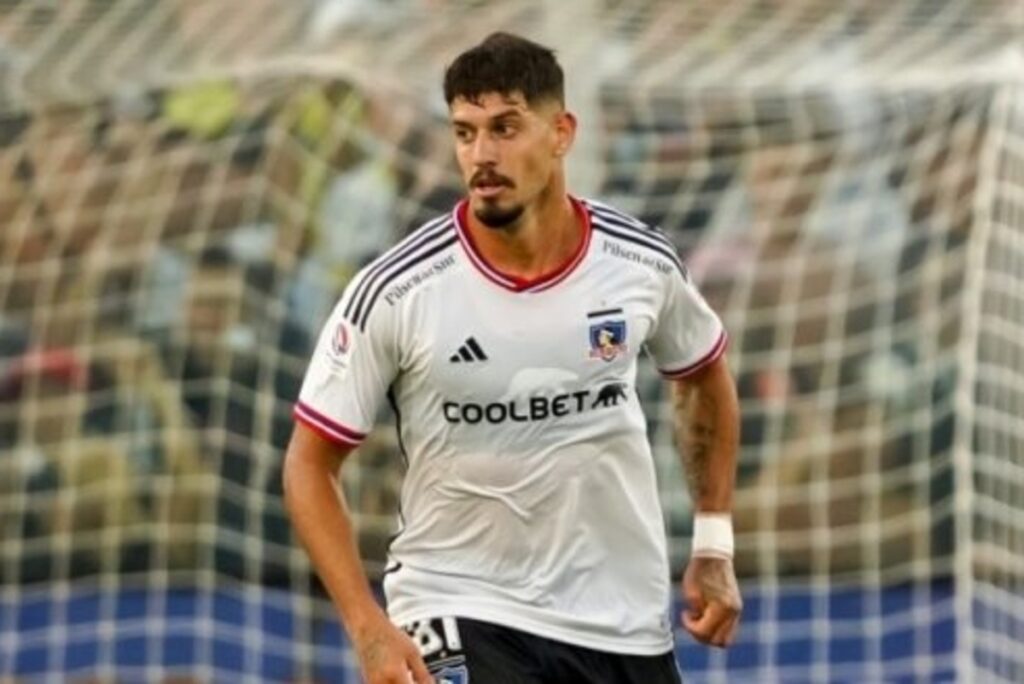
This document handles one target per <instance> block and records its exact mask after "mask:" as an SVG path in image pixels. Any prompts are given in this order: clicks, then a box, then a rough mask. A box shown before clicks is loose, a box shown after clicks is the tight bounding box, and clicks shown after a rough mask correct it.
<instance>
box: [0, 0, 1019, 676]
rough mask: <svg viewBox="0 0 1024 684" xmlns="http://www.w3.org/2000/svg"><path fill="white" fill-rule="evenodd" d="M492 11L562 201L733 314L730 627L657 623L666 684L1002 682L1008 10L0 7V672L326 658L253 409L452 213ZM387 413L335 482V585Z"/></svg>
mask: <svg viewBox="0 0 1024 684" xmlns="http://www.w3.org/2000/svg"><path fill="white" fill-rule="evenodd" d="M497 29H505V30H512V31H518V32H521V33H523V34H525V35H527V36H529V37H532V38H534V39H536V40H538V41H540V42H542V43H546V44H548V45H550V46H552V47H554V48H555V49H556V50H557V52H558V55H559V58H560V60H561V62H562V64H563V66H564V67H565V70H566V75H567V80H568V97H569V106H570V108H572V109H574V110H575V111H576V112H577V113H578V114H579V116H580V119H581V136H580V140H579V144H578V146H577V149H576V150H574V153H573V158H572V161H571V168H570V178H571V182H572V186H573V188H574V190H575V191H576V192H577V193H579V194H582V195H585V196H594V197H598V198H600V199H603V200H605V201H607V202H610V203H612V204H614V205H617V206H619V207H620V208H622V209H624V210H626V211H629V212H632V213H634V214H636V215H639V216H640V217H642V218H643V219H645V220H647V221H648V222H650V223H652V224H656V225H659V226H661V227H662V228H663V229H664V230H665V231H666V232H667V233H668V234H669V235H670V236H671V238H672V239H673V240H674V241H675V243H676V244H677V246H678V247H679V250H680V253H681V254H682V255H683V257H684V258H685V260H686V261H687V263H688V265H689V268H690V270H691V272H692V273H693V274H694V276H695V278H696V279H697V280H698V282H699V283H700V285H701V288H702V290H703V291H704V292H705V294H706V296H707V297H708V299H709V300H710V301H711V303H712V304H713V305H714V306H715V308H716V309H717V310H718V311H719V312H720V313H721V315H722V317H723V319H724V320H725V323H726V325H727V327H728V329H729V331H730V334H731V339H732V343H731V348H730V351H729V359H730V365H731V367H732V369H733V371H734V374H735V376H736V378H737V382H738V385H739V390H740V397H741V403H742V448H741V454H740V466H739V481H738V491H737V498H736V512H735V521H736V527H737V552H738V556H737V567H738V570H739V572H740V574H741V579H742V585H743V591H744V596H745V599H746V612H745V617H744V623H743V628H742V631H741V633H740V635H739V639H738V643H737V644H736V645H735V646H733V648H731V649H730V650H728V651H717V650H711V649H706V648H704V647H701V646H698V645H696V644H695V643H693V642H692V641H691V640H690V639H689V638H688V637H687V636H685V635H684V634H682V633H680V635H679V638H678V653H679V659H680V662H681V665H682V668H683V671H684V673H685V675H686V680H687V681H689V682H727V681H730V682H731V681H756V682H786V683H787V684H788V683H790V682H793V683H796V682H830V683H831V682H923V681H936V682H938V681H962V682H1019V681H1024V655H1022V646H1024V617H1022V616H1024V422H1022V420H1021V416H1024V191H1022V188H1024V80H1022V76H1021V74H1024V5H1021V4H1020V3H1018V2H1011V1H1010V0H1006V1H1005V2H1001V1H995V0H985V1H973V2H971V1H969V0H914V1H900V2H891V3H872V2H863V3H853V4H847V3H831V2H827V1H826V0H794V1H793V2H763V1H760V0H725V1H722V2H713V1H711V0H706V1H696V0H687V1H686V2H678V1H669V0H665V1H663V2H649V3H629V2H617V1H615V0H566V1H565V2H558V3H546V2H540V1H539V0H538V1H537V2H525V1H515V2H503V3H483V2H470V1H465V2H455V1H452V0H449V1H444V0H434V1H428V0H420V1H418V2H416V1H413V0H390V1H387V0H376V1H374V0H363V1H345V0H309V1H308V2H289V3H284V2H276V1H274V0H247V2H245V3H235V2H230V1H228V0H156V1H151V0H73V1H71V0H69V1H66V2H41V1H28V0H22V1H19V0H0V255H2V256H0V680H5V679H4V678H11V679H13V680H14V681H19V682H20V681H21V680H24V681H36V680H40V681H68V680H70V681H76V680H81V681H83V682H84V681H97V680H98V681H125V682H131V681H163V680H167V681H170V680H171V679H173V678H178V677H181V678H192V679H194V680H195V681H224V680H230V679H239V680H241V681H349V682H356V681H358V676H357V674H356V673H357V669H356V666H355V661H354V656H353V654H352V653H351V651H350V650H349V649H348V647H347V646H346V639H345V637H344V635H343V633H342V631H341V629H340V627H339V625H338V622H337V618H336V616H335V614H334V611H333V609H332V608H331V606H330V604H329V602H328V601H327V599H326V598H325V596H324V594H323V592H322V590H321V589H320V588H319V586H318V585H317V583H316V581H315V579H314V578H313V577H312V574H311V571H310V567H309V563H308V561H307V559H306V557H305V554H304V553H303V552H302V551H301V550H300V549H299V548H298V546H297V544H296V542H295V540H294V539H293V538H292V535H291V533H290V530H289V527H288V524H287V521H286V518H285V515H284V511H283V507H282V502H281V486H280V471H281V461H282V452H283V448H284V445H285V444H286V441H287V438H288V436H289V433H290V429H291V418H290V412H291V406H292V401H293V400H294V398H295V396H296V393H297V390H298V384H299V382H300V380H301V377H302V374H303V371H304V368H305V363H306V360H307V358H308V355H309V353H310V345H311V341H312V339H313V336H314V335H315V334H316V332H317V330H318V328H319V326H320V324H321V323H322V321H323V320H324V318H325V316H326V314H327V312H328V310H329V308H330V307H331V306H332V304H333V302H334V300H335V298H336V297H337V296H338V294H339V292H340V290H341V288H342V287H343V286H344V284H345V283H346V282H347V280H348V278H350V277H351V275H352V274H353V273H354V272H355V270H356V269H358V268H359V267H360V265H361V264H363V263H365V262H366V261H367V260H369V259H371V258H373V257H374V256H375V255H377V254H378V253H379V252H380V251H381V250H383V249H384V248H386V247H387V246H388V245H390V244H392V243H393V242H395V241H396V240H397V239H399V238H400V237H401V236H402V235H404V233H405V232H406V231H408V230H410V229H411V228H413V227H414V226H416V225H418V224H419V223H420V222H422V221H423V220H426V219H427V218H430V217H431V216H433V215H435V214H437V213H438V212H441V211H445V210H447V209H448V208H449V207H450V206H451V204H452V202H453V201H454V200H455V199H456V198H457V197H458V196H459V194H460V184H459V180H458V177H457V174H456V173H455V171H454V165H453V160H452V155H451V143H450V133H449V131H448V129H447V127H446V120H445V114H446V112H445V107H444V102H443V98H442V97H441V93H440V78H441V73H442V70H443V66H444V64H446V63H447V61H449V60H450V59H452V57H454V55H455V54H456V53H457V52H459V51H460V50H461V49H463V48H465V47H467V46H468V45H469V44H472V43H475V42H478V41H479V40H480V39H481V38H482V37H483V36H485V35H486V34H487V33H489V32H490V31H492V30H497ZM638 389H639V391H640V394H641V398H642V400H643V401H644V402H645V406H646V408H647V412H648V418H649V428H650V436H651V440H652V442H653V444H654V446H655V458H656V459H657V465H658V470H659V483H660V485H659V486H660V488H661V493H662V500H663V504H664V509H665V513H666V521H665V523H666V527H667V530H668V532H669V536H670V541H671V544H670V551H671V554H672V564H673V568H674V569H675V570H676V572H679V571H680V570H681V569H682V565H683V562H684V560H685V558H686V556H687V552H688V542H689V534H690V522H689V521H690V517H691V510H690V504H689V501H688V499H687V496H686V493H685V486H684V479H683V476H682V474H681V472H680V470H679V465H678V457H677V456H676V451H675V447H674V446H673V444H672V430H671V422H670V407H669V405H668V403H667V402H666V401H665V394H664V391H665V388H664V386H663V384H662V382H661V381H660V380H659V379H658V378H657V377H656V375H655V374H654V373H653V371H652V369H651V368H650V367H649V365H648V366H644V368H643V372H642V373H641V378H640V384H639V387H638ZM392 420H393V419H392V418H391V417H390V416H388V415H386V414H385V415H382V416H381V422H380V429H379V430H377V431H375V432H374V433H373V434H372V435H371V437H370V439H369V440H368V442H367V443H366V444H365V445H364V446H363V447H362V448H361V449H360V450H359V452H358V454H357V455H356V456H355V457H354V459H353V461H352V463H353V465H352V466H351V467H346V487H347V490H348V492H349V494H350V496H351V501H352V504H353V508H354V510H355V514H356V516H357V520H358V523H359V529H360V535H361V536H360V543H361V547H362V550H363V552H364V554H365V556H366V558H367V559H368V568H369V570H370V572H371V573H372V574H374V576H377V575H378V573H379V572H380V571H381V569H382V567H383V560H384V557H385V553H386V548H387V544H388V541H389V537H390V535H391V533H392V532H393V529H394V515H395V509H396V499H397V492H398V487H399V485H400V483H401V476H402V471H401V458H400V457H399V455H398V449H397V444H396V440H395V436H394V429H393V426H392V424H391V422H392ZM175 681H179V680H178V679H175Z"/></svg>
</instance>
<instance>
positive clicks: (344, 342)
mask: <svg viewBox="0 0 1024 684" xmlns="http://www.w3.org/2000/svg"><path fill="white" fill-rule="evenodd" d="M351 351H352V331H351V330H349V327H348V323H346V322H345V321H339V322H338V324H337V325H336V326H335V328H334V332H332V333H331V339H330V344H329V345H328V346H327V357H328V358H329V359H330V361H331V365H333V366H334V367H335V368H338V369H340V368H345V367H346V366H348V357H349V352H351Z"/></svg>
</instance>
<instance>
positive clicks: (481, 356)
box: [448, 337, 487, 363]
mask: <svg viewBox="0 0 1024 684" xmlns="http://www.w3.org/2000/svg"><path fill="white" fill-rule="evenodd" d="M448 360H449V361H451V362H452V363H463V362H465V363H473V362H474V361H486V360H487V354H485V353H484V350H483V349H481V348H480V343H479V342H477V341H476V338H473V337H467V338H466V341H465V342H463V343H462V345H461V346H460V347H459V350H458V351H457V352H455V353H454V354H452V355H451V356H450V357H448Z"/></svg>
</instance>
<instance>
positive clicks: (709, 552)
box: [690, 513, 734, 560]
mask: <svg viewBox="0 0 1024 684" xmlns="http://www.w3.org/2000/svg"><path fill="white" fill-rule="evenodd" d="M690 548H691V551H690V555H691V556H712V557H715V558H728V559H730V560H731V559H732V554H733V549H734V543H733V537H732V515H730V514H729V513H697V514H696V515H694V516H693V544H692V546H691V547H690Z"/></svg>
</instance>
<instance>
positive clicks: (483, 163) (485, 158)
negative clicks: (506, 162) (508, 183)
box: [473, 135, 498, 168]
mask: <svg viewBox="0 0 1024 684" xmlns="http://www.w3.org/2000/svg"><path fill="white" fill-rule="evenodd" d="M473 163H474V164H475V165H476V166H477V167H480V168H486V167H490V166H494V165H496V164H497V163H498V145H497V144H496V143H495V141H494V140H493V139H492V138H491V136H489V135H478V136H477V137H476V140H474V141H473Z"/></svg>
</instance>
